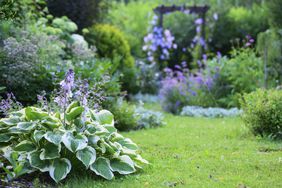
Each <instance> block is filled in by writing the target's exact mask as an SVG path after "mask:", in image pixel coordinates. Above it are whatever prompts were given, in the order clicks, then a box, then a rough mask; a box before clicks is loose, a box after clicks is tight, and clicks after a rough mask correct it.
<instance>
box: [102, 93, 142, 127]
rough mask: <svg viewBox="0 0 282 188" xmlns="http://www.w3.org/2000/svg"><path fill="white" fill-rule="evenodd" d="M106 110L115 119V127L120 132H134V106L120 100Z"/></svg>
mask: <svg viewBox="0 0 282 188" xmlns="http://www.w3.org/2000/svg"><path fill="white" fill-rule="evenodd" d="M108 109H109V110H110V111H111V112H112V113H113V114H114V116H115V118H116V122H115V127H116V128H117V129H118V130H120V131H129V130H134V129H136V127H137V118H136V117H135V106H134V105H131V104H129V103H128V102H126V101H124V100H122V99H121V98H120V99H119V100H118V101H117V102H115V103H112V104H110V106H108Z"/></svg>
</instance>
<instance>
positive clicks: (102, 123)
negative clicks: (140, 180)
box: [0, 70, 147, 183]
mask: <svg viewBox="0 0 282 188" xmlns="http://www.w3.org/2000/svg"><path fill="white" fill-rule="evenodd" d="M74 84H75V83H74V73H73V71H72V70H70V71H69V72H68V74H67V76H66V78H65V79H64V80H63V81H62V82H61V83H60V86H61V90H60V91H59V92H58V95H57V97H56V98H55V102H56V103H57V104H58V107H59V108H57V110H50V109H49V108H47V110H45V109H44V107H42V108H36V107H26V108H23V109H21V110H19V111H13V112H11V113H9V114H8V116H7V117H6V118H2V119H1V120H0V144H1V146H5V147H3V148H1V150H0V152H1V155H3V157H4V160H3V161H2V162H1V168H2V169H3V170H4V171H5V173H6V175H7V177H6V180H10V179H13V178H17V177H19V176H21V175H24V174H29V173H32V172H36V171H38V172H48V173H49V175H50V177H51V178H52V179H53V180H54V181H55V182H57V183H58V182H59V181H61V180H63V179H64V178H66V176H67V175H68V174H69V173H70V172H71V171H72V172H77V171H78V170H89V171H92V172H93V173H94V174H96V175H98V176H101V177H103V178H105V179H107V180H111V179H113V178H114V173H119V174H122V175H126V174H131V173H134V172H136V170H137V169H139V168H141V166H140V164H143V163H147V161H146V160H144V159H143V158H142V157H141V156H140V155H139V154H138V152H137V150H138V147H137V145H136V144H134V143H133V142H132V141H131V140H130V139H128V138H124V137H123V136H122V135H120V134H119V133H117V130H116V128H115V127H114V118H113V115H112V113H111V112H109V111H107V110H101V111H95V110H93V109H90V108H89V107H88V99H87V98H88V92H87V90H86V84H84V87H83V86H82V87H81V89H80V90H79V93H77V92H76V93H73V91H72V90H73V87H74ZM74 96H75V97H76V98H77V100H73V97H74ZM41 100H42V101H43V102H42V104H43V105H45V104H46V102H47V101H45V99H44V98H41Z"/></svg>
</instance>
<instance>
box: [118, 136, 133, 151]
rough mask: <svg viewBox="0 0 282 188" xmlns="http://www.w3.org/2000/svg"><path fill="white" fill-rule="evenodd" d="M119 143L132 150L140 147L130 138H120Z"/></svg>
mask: <svg viewBox="0 0 282 188" xmlns="http://www.w3.org/2000/svg"><path fill="white" fill-rule="evenodd" d="M118 143H120V144H121V145H122V146H123V147H126V148H128V149H131V150H137V149H138V146H137V145H136V144H135V143H134V142H132V141H131V139H129V138H125V139H123V140H120V141H118Z"/></svg>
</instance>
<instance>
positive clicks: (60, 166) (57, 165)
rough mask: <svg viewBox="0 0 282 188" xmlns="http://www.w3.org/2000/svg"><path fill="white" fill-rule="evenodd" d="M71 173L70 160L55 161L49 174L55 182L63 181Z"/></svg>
mask: <svg viewBox="0 0 282 188" xmlns="http://www.w3.org/2000/svg"><path fill="white" fill-rule="evenodd" d="M70 171H71V163H70V161H69V160H68V159H65V158H62V159H55V160H54V161H53V162H52V164H51V165H50V167H49V174H50V176H51V178H52V179H53V180H54V181H55V182H57V183H58V182H59V181H61V180H63V179H64V178H65V177H66V176H67V175H68V173H69V172H70Z"/></svg>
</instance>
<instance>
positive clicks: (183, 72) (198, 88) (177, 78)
mask: <svg viewBox="0 0 282 188" xmlns="http://www.w3.org/2000/svg"><path fill="white" fill-rule="evenodd" d="M165 74H166V76H165V77H164V79H163V80H162V82H161V89H160V92H159V97H160V99H161V105H162V107H163V109H164V110H165V111H168V112H172V113H180V111H181V109H182V108H183V107H184V106H187V105H193V104H195V103H199V102H200V100H199V99H200V98H199V97H201V96H202V93H204V91H207V93H208V91H210V90H211V89H212V87H213V79H214V78H213V76H212V75H209V74H203V72H202V71H201V70H200V71H199V72H197V73H194V74H193V73H191V72H190V71H189V70H188V69H187V67H186V64H185V63H183V65H182V66H176V67H175V70H172V69H169V68H166V69H165ZM201 100H202V99H201ZM198 105H199V104H198Z"/></svg>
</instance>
